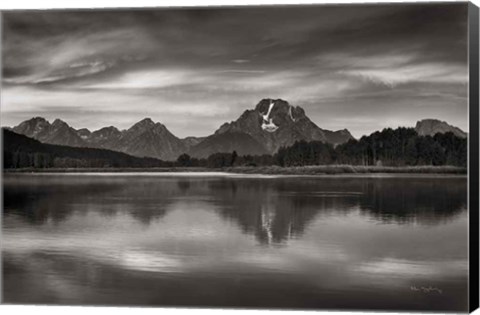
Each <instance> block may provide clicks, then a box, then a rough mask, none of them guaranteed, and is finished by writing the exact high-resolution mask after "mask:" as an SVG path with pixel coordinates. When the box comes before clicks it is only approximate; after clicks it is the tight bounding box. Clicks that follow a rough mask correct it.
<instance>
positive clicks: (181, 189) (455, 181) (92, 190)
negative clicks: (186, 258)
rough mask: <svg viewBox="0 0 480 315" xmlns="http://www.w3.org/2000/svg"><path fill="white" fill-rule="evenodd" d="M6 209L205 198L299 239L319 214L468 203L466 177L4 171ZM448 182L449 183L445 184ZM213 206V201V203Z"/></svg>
mask: <svg viewBox="0 0 480 315" xmlns="http://www.w3.org/2000/svg"><path fill="white" fill-rule="evenodd" d="M4 182H5V186H4V197H5V198H4V200H5V201H4V207H5V209H4V211H5V214H6V215H10V214H15V215H18V216H20V217H21V218H23V219H25V220H28V221H29V222H31V223H33V224H42V223H45V222H48V221H53V222H57V223H58V222H61V221H63V220H66V219H67V218H68V217H69V216H71V215H72V214H73V213H86V212H89V211H93V212H96V213H100V214H102V215H104V216H114V215H117V214H118V213H127V214H129V215H131V216H132V217H133V218H134V219H136V220H138V221H139V222H141V223H143V224H149V223H150V222H151V221H152V220H158V219H160V218H162V217H163V216H165V214H166V213H167V211H169V209H171V207H170V205H171V204H172V203H174V202H176V201H178V200H180V199H192V200H197V201H206V202H209V203H211V204H212V209H216V211H217V212H218V213H219V215H221V217H223V218H225V219H226V220H229V221H234V222H236V223H237V224H238V225H239V226H240V227H241V229H242V231H244V232H245V233H248V234H254V235H255V237H256V238H257V240H258V241H259V242H260V243H264V244H272V243H282V242H284V241H286V240H288V239H289V238H293V237H300V236H301V235H302V233H303V232H304V230H305V228H306V227H307V225H308V224H309V223H310V222H311V221H312V220H313V219H314V218H315V217H316V216H318V215H320V216H328V215H332V213H333V214H334V215H335V216H339V215H345V214H346V213H347V212H349V211H352V210H355V209H360V210H361V213H362V214H363V215H365V216H367V217H368V218H369V219H370V220H375V221H378V222H379V223H395V224H423V225H432V224H440V223H444V222H448V221H449V220H451V219H452V218H454V217H455V216H457V215H459V213H461V212H462V211H464V210H465V208H466V197H467V186H466V180H465V179H464V178H433V179H432V178H413V179H412V178H380V179H379V178H341V179H340V178H328V177H326V178H320V179H318V178H316V179H311V178H308V179H306V178H275V179H271V178H260V179H258V178H257V179H252V178H231V177H229V178H207V179H205V178H182V177H180V178H175V177H173V178H172V177H167V178H165V177H155V178H150V177H141V176H139V177H136V178H122V177H119V176H113V177H95V176H93V177H72V178H70V177H65V176H37V177H35V176H34V177H29V176H17V177H11V176H9V175H7V176H6V178H5V180H4ZM446 182H448V184H446ZM213 205H214V206H213Z"/></svg>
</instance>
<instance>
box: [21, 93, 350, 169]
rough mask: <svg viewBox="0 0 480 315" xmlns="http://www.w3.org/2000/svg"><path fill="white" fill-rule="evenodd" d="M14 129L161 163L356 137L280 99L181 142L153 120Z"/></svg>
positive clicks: (35, 122) (31, 124)
mask: <svg viewBox="0 0 480 315" xmlns="http://www.w3.org/2000/svg"><path fill="white" fill-rule="evenodd" d="M13 131H14V132H16V133H19V134H23V135H26V136H28V137H31V138H34V139H36V140H39V141H41V142H44V143H49V144H58V145H69V146H74V147H91V148H102V149H109V150H114V151H119V152H124V153H127V154H131V155H134V156H139V157H143V156H145V157H154V158H159V159H162V160H175V159H176V158H177V157H178V156H179V155H181V154H183V153H189V154H191V155H192V156H195V157H207V156H208V155H210V154H212V153H217V152H231V151H233V150H236V151H237V153H239V154H244V155H246V154H251V155H257V154H267V153H269V154H272V153H275V152H276V151H277V150H278V148H280V147H282V146H288V145H291V144H293V143H294V142H295V141H298V140H306V141H312V140H318V141H324V142H329V143H332V144H339V143H343V142H346V141H348V140H349V139H352V138H353V137H352V136H351V134H350V132H349V131H348V130H346V129H344V130H339V131H329V130H324V129H321V128H319V127H318V126H317V125H315V124H314V123H313V122H312V121H311V120H310V119H309V118H308V117H307V116H306V114H305V111H304V110H303V109H302V108H301V107H298V106H291V105H289V104H288V103H287V102H286V101H284V100H280V99H277V100H273V99H264V100H262V101H260V102H259V103H258V104H257V106H256V107H255V108H254V109H249V110H246V111H245V112H244V113H243V114H242V115H241V116H240V117H239V118H238V119H237V120H236V121H232V122H230V123H225V124H223V125H222V126H221V127H220V128H219V129H218V130H217V131H215V133H214V134H213V135H211V136H209V137H187V138H184V139H180V138H178V137H176V136H175V135H173V134H172V133H171V132H170V131H169V130H168V129H167V128H166V127H165V126H164V125H163V124H161V123H158V122H157V123H155V122H153V121H152V120H151V119H150V118H145V119H143V120H141V121H139V122H138V123H136V124H134V125H133V126H132V127H130V128H129V129H126V130H119V129H117V128H116V127H114V126H110V127H104V128H101V129H98V130H96V131H93V132H92V131H90V130H88V129H86V128H82V129H78V130H76V129H74V128H72V127H70V126H69V125H68V124H67V123H65V122H64V121H61V120H60V119H56V120H55V121H54V122H53V123H52V124H50V123H49V122H48V121H47V120H46V119H44V118H42V117H34V118H32V119H30V120H27V121H24V122H22V123H21V124H19V125H18V126H16V127H14V128H13Z"/></svg>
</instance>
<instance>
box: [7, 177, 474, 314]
mask: <svg viewBox="0 0 480 315" xmlns="http://www.w3.org/2000/svg"><path fill="white" fill-rule="evenodd" d="M466 200H467V181H466V178H464V177H431V178H427V177H411V178H410V177H385V178H383V177H380V178H359V177H317V178H313V177H304V178H301V177H263V176H260V177H255V176H235V175H228V176H227V175H222V176H217V175H211V176H209V175H206V176H198V175H196V176H188V174H187V175H185V174H183V175H182V176H175V175H172V174H168V175H163V176H162V174H159V175H156V176H151V175H149V176H146V175H142V174H138V175H130V176H125V175H122V174H115V175H111V176H97V175H64V174H62V175H26V174H20V175H10V174H7V175H5V178H4V224H3V233H4V239H5V240H4V244H3V254H4V258H3V262H4V276H5V278H4V279H5V282H4V297H5V301H6V302H9V303H11V302H21V303H59V304H127V305H199V306H202V305H206V306H209V305H211V306H233V307H234V306H237V307H238V306H245V307H290V308H292V307H293V308H365V309H384V308H398V309H418V310H455V311H460V310H464V309H465V307H466V296H465V295H466V285H467V282H466V281H467V280H466V279H467V234H466V233H467V216H466V210H465V209H466ZM39 281H43V282H45V283H46V286H47V290H43V292H42V293H39V292H40V290H41V288H40V287H39V283H38V282H39ZM119 281H120V282H119ZM198 281H201V282H202V283H203V284H204V285H203V286H201V287H199V285H198ZM424 285H430V286H432V285H435V286H437V287H439V288H441V289H442V294H441V295H440V294H439V293H438V292H437V291H432V292H428V293H419V292H416V291H412V290H411V289H410V286H412V287H415V286H424ZM139 287H145V288H149V289H150V290H151V291H145V290H139V289H138V288H139ZM174 287H175V288H176V287H178V289H173V288H174ZM25 288H27V289H25ZM48 288H50V289H48ZM62 288H64V289H65V290H63V289H62ZM132 291H134V292H132ZM399 294H400V295H399ZM435 294H436V295H435ZM380 297H381V299H380ZM380 300H381V301H380Z"/></svg>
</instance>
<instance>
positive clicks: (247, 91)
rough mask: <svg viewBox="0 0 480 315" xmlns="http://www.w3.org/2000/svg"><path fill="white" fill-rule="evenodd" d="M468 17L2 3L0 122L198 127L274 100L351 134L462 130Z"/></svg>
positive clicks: (411, 9) (446, 11)
mask: <svg viewBox="0 0 480 315" xmlns="http://www.w3.org/2000/svg"><path fill="white" fill-rule="evenodd" d="M466 22H467V4H465V3H453V4H393V5H391V4H390V5H385V4H376V5H329V6H328V5H320V6H277V7H271V6H269V7H243V8H197V9H175V10H172V9H158V10H149V9H136V10H82V11H11V12H5V13H4V14H3V42H2V44H3V45H2V57H3V69H2V70H3V86H4V97H3V98H4V106H3V111H4V114H5V115H4V116H6V118H5V119H3V123H4V124H16V123H18V122H19V121H20V120H22V119H27V118H29V117H30V116H33V115H37V114H43V115H48V116H59V117H61V118H64V119H65V120H67V121H69V122H70V123H72V125H76V126H78V127H83V126H86V127H91V128H93V127H100V126H103V125H111V124H113V125H119V124H122V125H120V126H119V127H121V128H125V127H128V125H130V124H131V123H133V122H134V120H135V119H138V118H142V117H143V116H151V117H152V118H153V119H155V120H159V121H162V122H164V123H166V124H167V126H168V127H169V128H170V129H171V130H172V131H173V132H174V133H176V134H178V135H179V136H186V135H190V134H194V135H195V134H199V135H205V134H208V133H211V132H213V131H214V130H215V129H216V127H217V126H219V125H220V124H222V123H223V122H224V121H230V120H232V119H235V118H236V116H237V115H239V114H240V113H241V112H243V110H245V109H247V108H251V107H253V106H254V105H255V104H256V103H257V102H258V101H259V100H260V99H261V98H264V97H279V98H284V99H287V100H288V101H290V102H291V103H294V104H295V105H300V106H303V107H305V109H306V110H307V114H308V115H309V116H310V117H311V118H312V120H313V121H315V122H316V123H318V124H319V125H320V126H321V127H325V128H331V129H343V128H348V129H350V130H351V131H352V132H353V133H354V135H356V136H360V135H362V134H364V133H369V132H371V131H373V130H375V129H378V128H382V127H386V126H387V122H388V123H390V124H409V125H413V124H414V123H415V121H416V120H418V119H422V118H426V117H433V118H442V119H443V120H447V121H449V122H451V123H456V124H457V125H459V127H461V128H463V129H467V88H466V87H467V84H468V78H467V24H466ZM452 47H453V48H452ZM419 108H420V109H421V110H419ZM98 111H101V112H105V113H109V112H110V113H112V114H111V115H110V116H109V115H95V113H97V112H98ZM72 113H78V115H75V114H72ZM89 113H90V114H89ZM192 113H193V114H192ZM62 115H68V116H69V119H67V117H63V116H62ZM82 115H83V116H82ZM122 115H123V116H122ZM393 115H394V116H393ZM70 117H71V119H70ZM85 117H88V119H86V118H85ZM200 117H201V118H200ZM362 117H370V118H372V117H375V123H372V122H371V119H370V120H369V119H362ZM95 118H96V119H95ZM200 120H201V122H200ZM186 127H189V128H188V129H186Z"/></svg>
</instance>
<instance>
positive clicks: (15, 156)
mask: <svg viewBox="0 0 480 315" xmlns="http://www.w3.org/2000/svg"><path fill="white" fill-rule="evenodd" d="M2 131H3V165H4V168H26V167H33V168H51V167H55V168H87V167H89V168H97V167H98V168H104V167H165V166H172V165H173V164H174V163H173V162H164V161H161V160H157V159H153V158H138V157H133V156H131V155H128V154H125V153H120V152H115V151H110V150H104V149H93V148H77V147H68V146H61V145H53V144H45V143H41V142H39V141H37V140H34V139H32V138H29V137H26V136H23V135H19V134H17V133H15V132H12V131H9V130H6V129H2Z"/></svg>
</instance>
